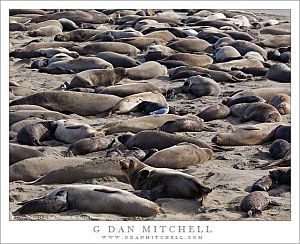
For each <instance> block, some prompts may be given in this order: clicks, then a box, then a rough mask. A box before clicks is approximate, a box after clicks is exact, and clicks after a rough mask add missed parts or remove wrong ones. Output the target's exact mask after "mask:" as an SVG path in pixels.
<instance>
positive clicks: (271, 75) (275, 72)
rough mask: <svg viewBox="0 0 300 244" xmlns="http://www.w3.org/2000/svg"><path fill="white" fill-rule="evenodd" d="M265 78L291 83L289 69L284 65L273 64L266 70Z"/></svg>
mask: <svg viewBox="0 0 300 244" xmlns="http://www.w3.org/2000/svg"><path fill="white" fill-rule="evenodd" d="M266 77H267V78H268V79H270V80H275V81H279V82H283V83H291V68H290V67H289V66H287V65H286V64H281V63H279V64H273V65H272V66H271V67H270V69H269V70H268V72H267V74H266Z"/></svg>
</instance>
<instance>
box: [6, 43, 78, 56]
mask: <svg viewBox="0 0 300 244" xmlns="http://www.w3.org/2000/svg"><path fill="white" fill-rule="evenodd" d="M72 46H74V43H73V42H32V43H30V44H28V45H26V46H25V47H23V48H21V49H17V50H15V51H14V52H12V53H10V55H11V56H12V57H18V56H16V55H18V53H20V54H22V53H23V52H32V51H37V50H39V49H42V48H56V47H64V48H71V47H72ZM21 58H22V57H21Z"/></svg>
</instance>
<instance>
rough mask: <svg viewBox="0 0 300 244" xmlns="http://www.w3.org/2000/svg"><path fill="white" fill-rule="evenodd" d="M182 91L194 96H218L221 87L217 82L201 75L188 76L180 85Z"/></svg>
mask: <svg viewBox="0 0 300 244" xmlns="http://www.w3.org/2000/svg"><path fill="white" fill-rule="evenodd" d="M182 91H183V92H184V93H191V94H192V95H194V96H196V97H202V96H219V95H220V94H221V88H220V86H219V84H218V83H217V82H215V81H214V80H213V79H211V78H207V77H202V76H201V75H197V76H192V77H190V78H188V79H187V80H186V82H185V83H184V84H183V86H182Z"/></svg>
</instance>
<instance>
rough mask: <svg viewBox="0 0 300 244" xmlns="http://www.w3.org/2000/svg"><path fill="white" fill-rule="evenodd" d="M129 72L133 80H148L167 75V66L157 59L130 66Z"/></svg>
mask: <svg viewBox="0 0 300 244" xmlns="http://www.w3.org/2000/svg"><path fill="white" fill-rule="evenodd" d="M127 74H128V78H129V79H131V80H148V79H153V78H157V77H159V76H164V75H166V74H167V68H166V67H165V66H163V65H161V64H159V63H157V62H155V61H149V62H145V63H143V64H140V65H138V66H136V67H133V68H128V69H127Z"/></svg>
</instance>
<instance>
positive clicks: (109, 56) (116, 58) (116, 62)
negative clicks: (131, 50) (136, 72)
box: [96, 52, 141, 68]
mask: <svg viewBox="0 0 300 244" xmlns="http://www.w3.org/2000/svg"><path fill="white" fill-rule="evenodd" d="M96 57H97V58H102V59H103V60H105V61H107V62H109V63H111V64H112V65H113V66H114V68H117V67H122V68H132V67H135V66H138V65H140V64H141V63H140V62H139V61H137V60H135V59H133V58H131V57H128V56H126V55H123V54H119V53H114V52H101V53H98V54H97V55H96Z"/></svg>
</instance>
